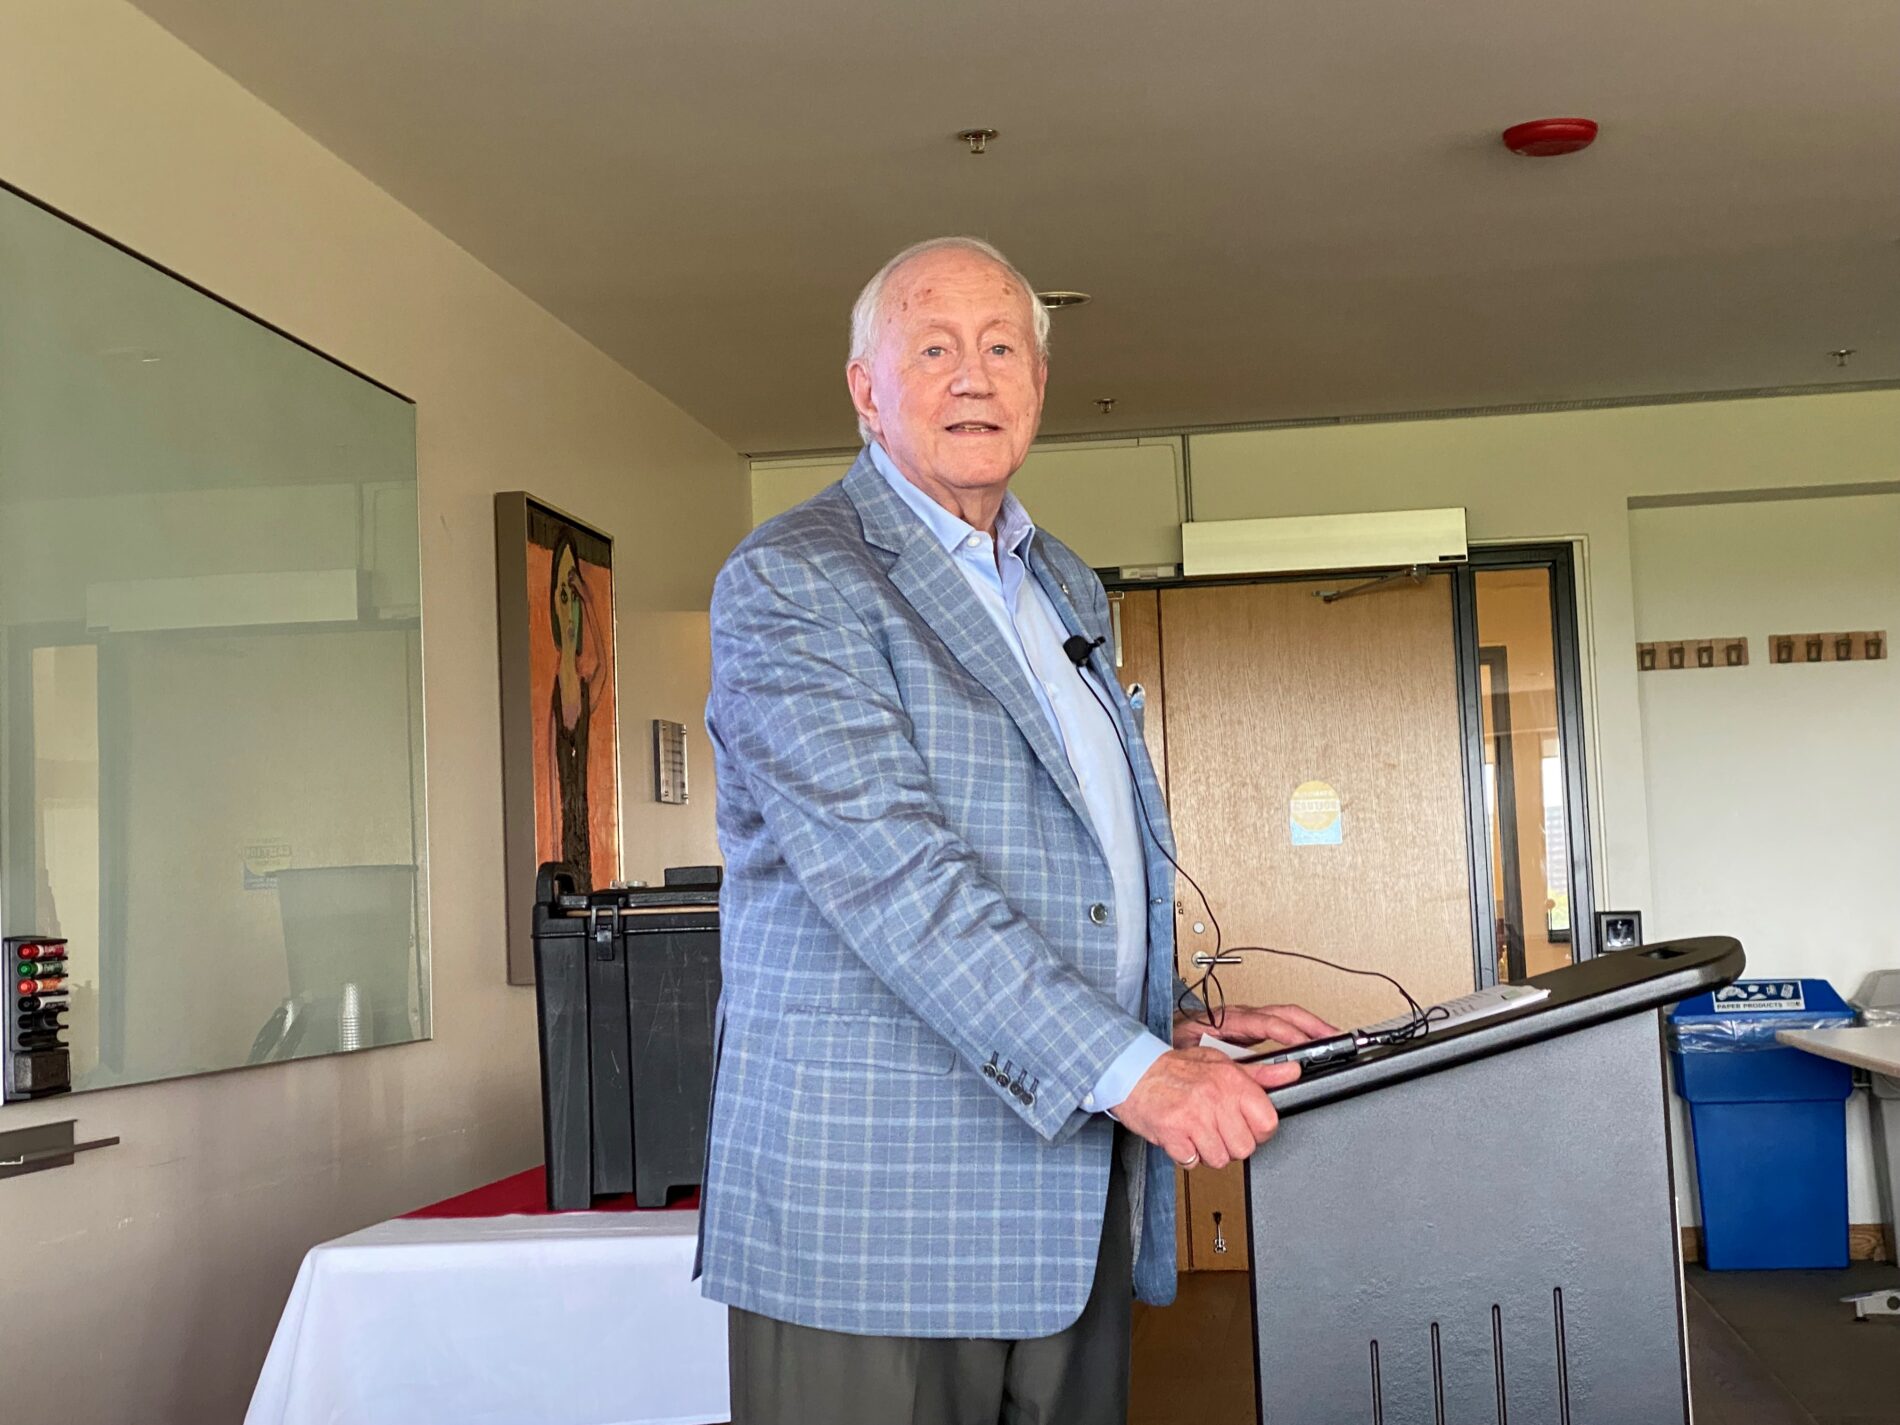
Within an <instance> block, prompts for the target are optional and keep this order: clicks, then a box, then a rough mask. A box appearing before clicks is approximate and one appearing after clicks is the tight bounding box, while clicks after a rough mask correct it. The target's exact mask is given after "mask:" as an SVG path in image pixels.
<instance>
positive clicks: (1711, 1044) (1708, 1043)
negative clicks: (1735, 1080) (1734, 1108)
mask: <svg viewBox="0 0 1900 1425" xmlns="http://www.w3.org/2000/svg"><path fill="white" fill-rule="evenodd" d="M1896 1013H1900V1011H1896ZM1859 1022H1860V1020H1859V1018H1858V1016H1856V1015H1855V1014H1853V1013H1852V1012H1851V1011H1850V1012H1848V1013H1846V1014H1842V1013H1839V1012H1838V1011H1837V1012H1832V1013H1821V1014H1787V1013H1781V1014H1762V1015H1743V1014H1736V1015H1728V1016H1725V1017H1724V1018H1721V1019H1694V1020H1690V1021H1689V1022H1688V1023H1683V1022H1681V1021H1678V1020H1674V1019H1672V1020H1670V1021H1669V1047H1670V1048H1671V1049H1674V1050H1676V1051H1677V1052H1678V1053H1682V1054H1746V1053H1754V1052H1757V1051H1759V1050H1762V1049H1785V1048H1787V1047H1788V1046H1787V1045H1785V1044H1779V1043H1777V1042H1776V1041H1775V1036H1776V1035H1777V1034H1779V1033H1780V1032H1781V1031H1782V1030H1784V1029H1852V1028H1853V1027H1854V1026H1855V1025H1856V1024H1858V1023H1859Z"/></svg>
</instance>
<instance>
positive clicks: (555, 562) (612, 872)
mask: <svg viewBox="0 0 1900 1425" xmlns="http://www.w3.org/2000/svg"><path fill="white" fill-rule="evenodd" d="M496 552H497V569H498V573H499V577H500V587H499V589H498V593H499V594H500V595H501V597H500V600H499V603H500V612H501V619H502V638H501V648H502V669H501V674H502V737H503V746H504V759H503V779H504V794H505V797H504V801H505V807H504V814H505V817H506V821H507V827H508V830H507V844H508V901H509V925H510V934H509V942H510V943H509V978H510V979H511V980H515V981H517V982H520V981H523V980H527V979H531V978H532V973H533V971H532V947H531V946H530V945H528V944H526V943H525V942H524V940H523V936H524V934H525V932H526V930H527V928H528V921H529V918H530V917H531V914H532V909H531V908H532V905H533V900H534V877H535V873H536V871H537V870H538V868H539V867H540V866H542V865H544V864H546V863H547V862H549V861H561V862H565V863H566V864H567V865H568V866H569V867H571V868H572V869H573V871H574V874H575V880H576V881H577V883H578V885H579V886H580V888H581V889H590V888H593V887H603V886H606V885H608V884H609V883H610V882H612V881H614V880H615V879H616V878H618V876H619V875H620V795H619V754H618V748H617V746H616V737H615V703H616V698H615V693H616V689H615V683H614V624H613V542H612V541H611V540H610V539H608V538H607V536H606V535H604V534H601V533H600V532H599V531H598V530H594V529H590V528H588V527H587V526H586V525H584V524H582V523H580V522H579V521H578V520H575V519H573V518H572V517H570V516H568V515H564V514H561V513H560V512H558V511H556V510H554V509H552V508H550V507H549V506H547V505H544V504H542V503H540V502H539V501H537V500H534V499H532V498H531V497H529V496H526V495H523V494H521V493H519V492H515V493H512V494H507V495H499V496H497V497H496ZM524 685H525V686H524ZM524 763H525V767H524V765H523V764H524ZM530 789H531V790H530ZM530 799H531V803H532V811H531V813H530V808H529V803H530ZM530 828H531V831H532V835H531V839H530V835H529V834H528V833H529V830H530Z"/></svg>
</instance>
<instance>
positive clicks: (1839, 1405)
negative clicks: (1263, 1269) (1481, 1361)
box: [1128, 1264, 1900, 1425]
mask: <svg viewBox="0 0 1900 1425" xmlns="http://www.w3.org/2000/svg"><path fill="white" fill-rule="evenodd" d="M1688 1280H1689V1361H1690V1382H1691V1393H1692V1396H1693V1399H1694V1402H1695V1419H1696V1425H1900V1318H1896V1317H1877V1318H1874V1319H1872V1320H1869V1321H1866V1322H1862V1323H1856V1322H1855V1321H1854V1315H1853V1310H1852V1308H1850V1307H1846V1306H1843V1305H1841V1304H1840V1302H1839V1301H1838V1300H1837V1298H1839V1297H1842V1296H1845V1295H1847V1294H1848V1293H1849V1292H1854V1291H1867V1290H1872V1289H1875V1288H1879V1287H1885V1286H1892V1285H1896V1284H1900V1267H1896V1266H1892V1265H1886V1264H1859V1265H1856V1266H1853V1267H1850V1268H1849V1269H1847V1270H1846V1271H1842V1272H1706V1271H1703V1270H1702V1269H1700V1268H1698V1267H1691V1268H1690V1269H1689V1277H1688ZM1251 1329H1252V1322H1251V1319H1250V1307H1249V1303H1248V1298H1247V1278H1246V1275H1245V1273H1241V1272H1201V1273H1196V1274H1194V1275H1191V1276H1187V1277H1183V1278H1182V1281H1181V1295H1180V1298H1179V1300H1178V1301H1177V1302H1176V1303H1175V1305H1173V1306H1171V1307H1168V1308H1166V1309H1164V1310H1147V1309H1143V1308H1137V1309H1136V1317H1135V1382H1134V1399H1133V1402H1132V1405H1131V1408H1130V1410H1129V1415H1128V1420H1129V1425H1179V1422H1182V1421H1193V1422H1194V1425H1254V1399H1253V1357H1252V1350H1251ZM1516 1419H1517V1417H1516V1415H1515V1414H1514V1415H1513V1416H1512V1420H1513V1421H1514V1422H1515V1421H1516ZM1619 1425H1620V1422H1619ZM1631 1425H1640V1422H1631Z"/></svg>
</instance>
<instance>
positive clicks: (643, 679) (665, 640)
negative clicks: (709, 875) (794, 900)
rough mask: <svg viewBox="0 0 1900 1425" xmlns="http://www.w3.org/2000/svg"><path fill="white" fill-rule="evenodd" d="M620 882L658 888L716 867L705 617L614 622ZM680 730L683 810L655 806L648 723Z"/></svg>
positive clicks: (637, 617) (635, 617)
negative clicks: (684, 871) (621, 737)
mask: <svg viewBox="0 0 1900 1425" xmlns="http://www.w3.org/2000/svg"><path fill="white" fill-rule="evenodd" d="M620 657H621V660H622V661H621V664H620V679H619V683H618V688H617V691H618V693H619V696H620V700H621V701H620V725H621V726H622V727H623V728H625V729H627V734H626V735H627V738H628V740H627V741H626V742H623V743H622V744H621V748H620V768H621V786H620V805H621V827H622V830H623V833H624V835H625V836H626V850H625V853H624V854H623V855H622V857H621V874H622V875H624V876H625V877H626V878H627V879H628V880H638V881H645V882H647V883H648V884H649V885H654V886H657V885H659V884H660V880H661V877H662V876H663V875H664V873H665V871H666V868H667V867H668V866H710V865H713V864H715V863H716V862H718V861H719V859H720V856H719V836H718V832H717V830H716V829H715V827H714V824H713V766H712V739H711V738H709V737H708V736H707V735H706V693H707V690H708V689H709V688H710V687H711V686H712V633H711V627H710V623H709V621H708V619H707V617H706V615H705V614H703V613H635V614H623V615H622V616H621V618H620ZM656 717H657V718H665V719H666V720H667V721H668V722H683V723H685V724H686V783H687V802H686V805H685V806H675V805H672V804H669V803H663V802H659V801H656V800H654V796H653V719H654V718H656Z"/></svg>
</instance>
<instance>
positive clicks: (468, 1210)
mask: <svg viewBox="0 0 1900 1425" xmlns="http://www.w3.org/2000/svg"><path fill="white" fill-rule="evenodd" d="M698 1206H699V1193H698V1191H697V1190H695V1191H693V1192H689V1193H687V1194H686V1195H685V1196H684V1197H681V1198H680V1199H678V1200H677V1201H675V1202H669V1203H667V1205H666V1206H665V1207H663V1208H643V1207H641V1206H639V1205H638V1204H637V1203H635V1202H634V1200H633V1194H632V1193H622V1194H620V1195H619V1196H617V1197H604V1198H602V1199H601V1200H600V1201H599V1202H596V1203H595V1204H594V1205H593V1206H592V1207H591V1208H584V1209H582V1210H583V1211H587V1212H687V1211H691V1210H692V1209H694V1208H696V1207H698ZM547 1212H548V1171H547V1169H546V1168H545V1167H534V1168H529V1169H528V1170H527V1171H526V1172H525V1173H516V1174H514V1175H513V1176H512V1177H506V1178H498V1179H497V1180H496V1181H494V1182H492V1183H484V1184H483V1185H482V1186H481V1187H478V1188H470V1189H469V1190H468V1191H467V1192H463V1193H457V1194H456V1195H455V1196H454V1197H445V1198H443V1199H442V1201H440V1202H432V1203H430V1204H429V1205H428V1206H427V1207H418V1208H417V1209H416V1210H415V1211H414V1212H405V1213H404V1214H403V1216H404V1217H524V1216H525V1217H544V1216H546V1215H547Z"/></svg>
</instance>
